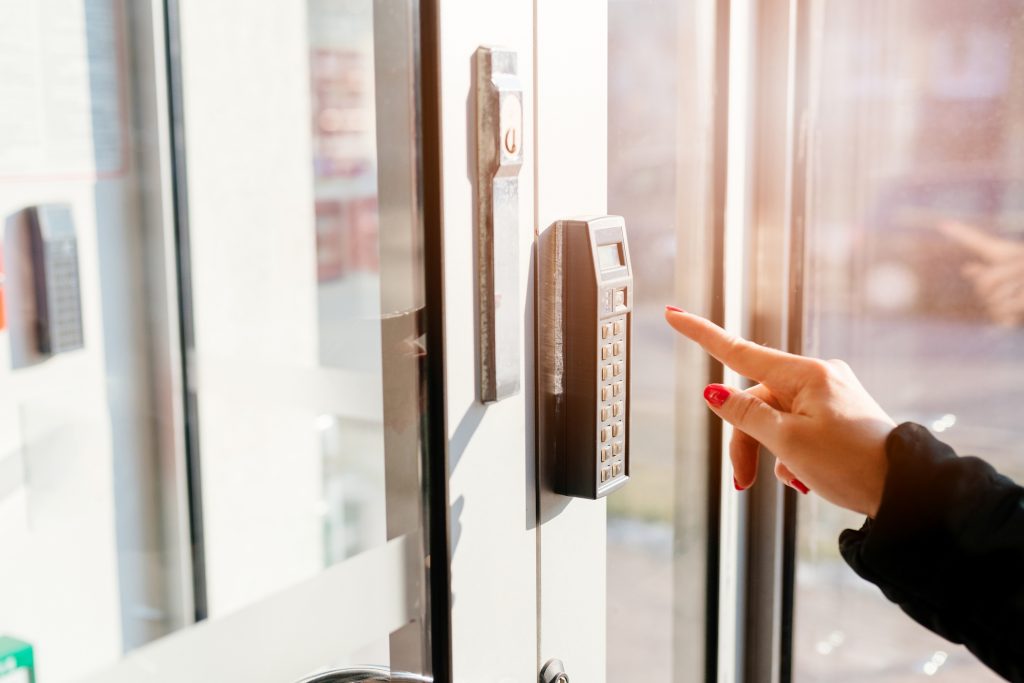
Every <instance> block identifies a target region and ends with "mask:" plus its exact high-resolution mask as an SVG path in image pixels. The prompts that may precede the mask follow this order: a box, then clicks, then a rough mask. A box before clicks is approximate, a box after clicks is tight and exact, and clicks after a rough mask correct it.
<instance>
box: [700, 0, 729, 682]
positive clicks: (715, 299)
mask: <svg viewBox="0 0 1024 683" xmlns="http://www.w3.org/2000/svg"><path fill="white" fill-rule="evenodd" d="M730 22H731V11H730V2H729V0H719V1H718V2H716V7H715V46H714V65H713V68H712V71H713V74H714V83H715V89H714V104H713V116H712V121H713V126H714V127H713V132H712V136H713V144H712V166H711V170H712V180H711V242H712V244H711V264H712V265H711V288H710V300H709V302H708V303H709V309H708V310H709V318H710V319H711V320H712V321H713V322H716V323H718V324H723V323H724V322H725V207H726V178H727V176H728V154H729V129H728V125H726V124H725V123H724V122H725V121H727V120H728V114H729V49H730V34H729V27H730ZM722 378H723V368H722V365H721V363H718V362H712V363H710V365H709V372H708V382H709V383H715V382H721V381H722ZM707 420H708V430H707V433H708V469H707V490H708V509H707V539H708V554H707V562H708V566H707V595H708V598H707V605H706V612H705V624H706V626H705V628H706V630H705V652H704V657H705V662H706V670H705V680H706V681H708V682H709V683H712V682H714V681H717V680H718V654H719V652H718V650H719V627H720V624H721V620H720V615H719V609H720V607H721V602H720V594H719V588H720V584H721V578H722V566H721V565H722V563H721V523H722V495H721V491H722V468H721V457H722V426H721V421H720V420H719V419H718V418H717V417H715V416H714V415H708V416H707Z"/></svg>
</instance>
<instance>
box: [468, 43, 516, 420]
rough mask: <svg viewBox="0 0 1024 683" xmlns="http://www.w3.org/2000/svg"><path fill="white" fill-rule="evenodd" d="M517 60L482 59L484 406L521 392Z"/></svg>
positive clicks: (479, 243) (484, 53)
mask: <svg viewBox="0 0 1024 683" xmlns="http://www.w3.org/2000/svg"><path fill="white" fill-rule="evenodd" d="M517 61H518V60H517V58H516V53H515V52H514V51H512V50H506V49H503V48H497V47H481V48H479V49H477V51H476V121H477V138H476V148H477V168H476V192H477V225H476V257H477V258H476V271H477V272H476V277H477V301H478V309H479V326H478V335H479V339H478V343H479V361H478V362H479V382H480V400H481V401H482V402H484V403H492V402H494V401H500V400H501V399H503V398H507V397H509V396H512V395H513V394H516V393H517V392H518V391H519V366H520V358H519V355H520V354H519V347H520V341H521V340H520V322H519V318H520V311H519V277H518V273H519V169H521V168H522V166H523V84H522V81H520V80H519V76H518V75H517Z"/></svg>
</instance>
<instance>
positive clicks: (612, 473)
mask: <svg viewBox="0 0 1024 683" xmlns="http://www.w3.org/2000/svg"><path fill="white" fill-rule="evenodd" d="M599 331H600V335H601V340H600V342H599V346H598V358H599V359H600V360H599V361H598V365H599V367H600V369H599V370H598V377H599V380H598V395H599V396H600V398H601V402H600V404H599V406H598V418H599V423H598V435H599V441H598V444H597V448H598V453H597V456H598V457H599V458H600V462H599V465H598V474H599V478H600V482H601V483H602V484H603V483H605V482H608V481H611V480H613V479H614V478H615V477H618V476H622V475H624V474H625V472H626V463H625V455H626V423H625V417H626V402H625V398H626V396H625V393H626V389H625V386H626V377H625V375H626V354H627V353H628V350H627V348H626V345H627V340H626V334H625V333H626V316H625V315H622V316H619V317H617V318H612V319H611V320H605V321H601V323H600V328H599Z"/></svg>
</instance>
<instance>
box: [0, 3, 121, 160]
mask: <svg viewBox="0 0 1024 683" xmlns="http://www.w3.org/2000/svg"><path fill="white" fill-rule="evenodd" d="M122 1H123V0H34V1H33V2H25V1H24V0H0V177H6V178H27V179H31V178H38V177H40V176H42V177H55V176H108V175H115V174H118V173H121V172H123V171H124V166H125V158H126V152H127V150H126V140H125V115H126V112H125V111H124V102H123V87H124V84H123V82H122V81H123V64H122V60H123V58H124V56H123V49H122V47H123V40H124V36H123V26H122V13H121V6H120V3H121V2H122Z"/></svg>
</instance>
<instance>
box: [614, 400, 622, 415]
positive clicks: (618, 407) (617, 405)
mask: <svg viewBox="0 0 1024 683" xmlns="http://www.w3.org/2000/svg"><path fill="white" fill-rule="evenodd" d="M621 413H622V401H616V403H615V405H613V406H612V415H614V416H615V417H618V416H619V415H620V414H621Z"/></svg>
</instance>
